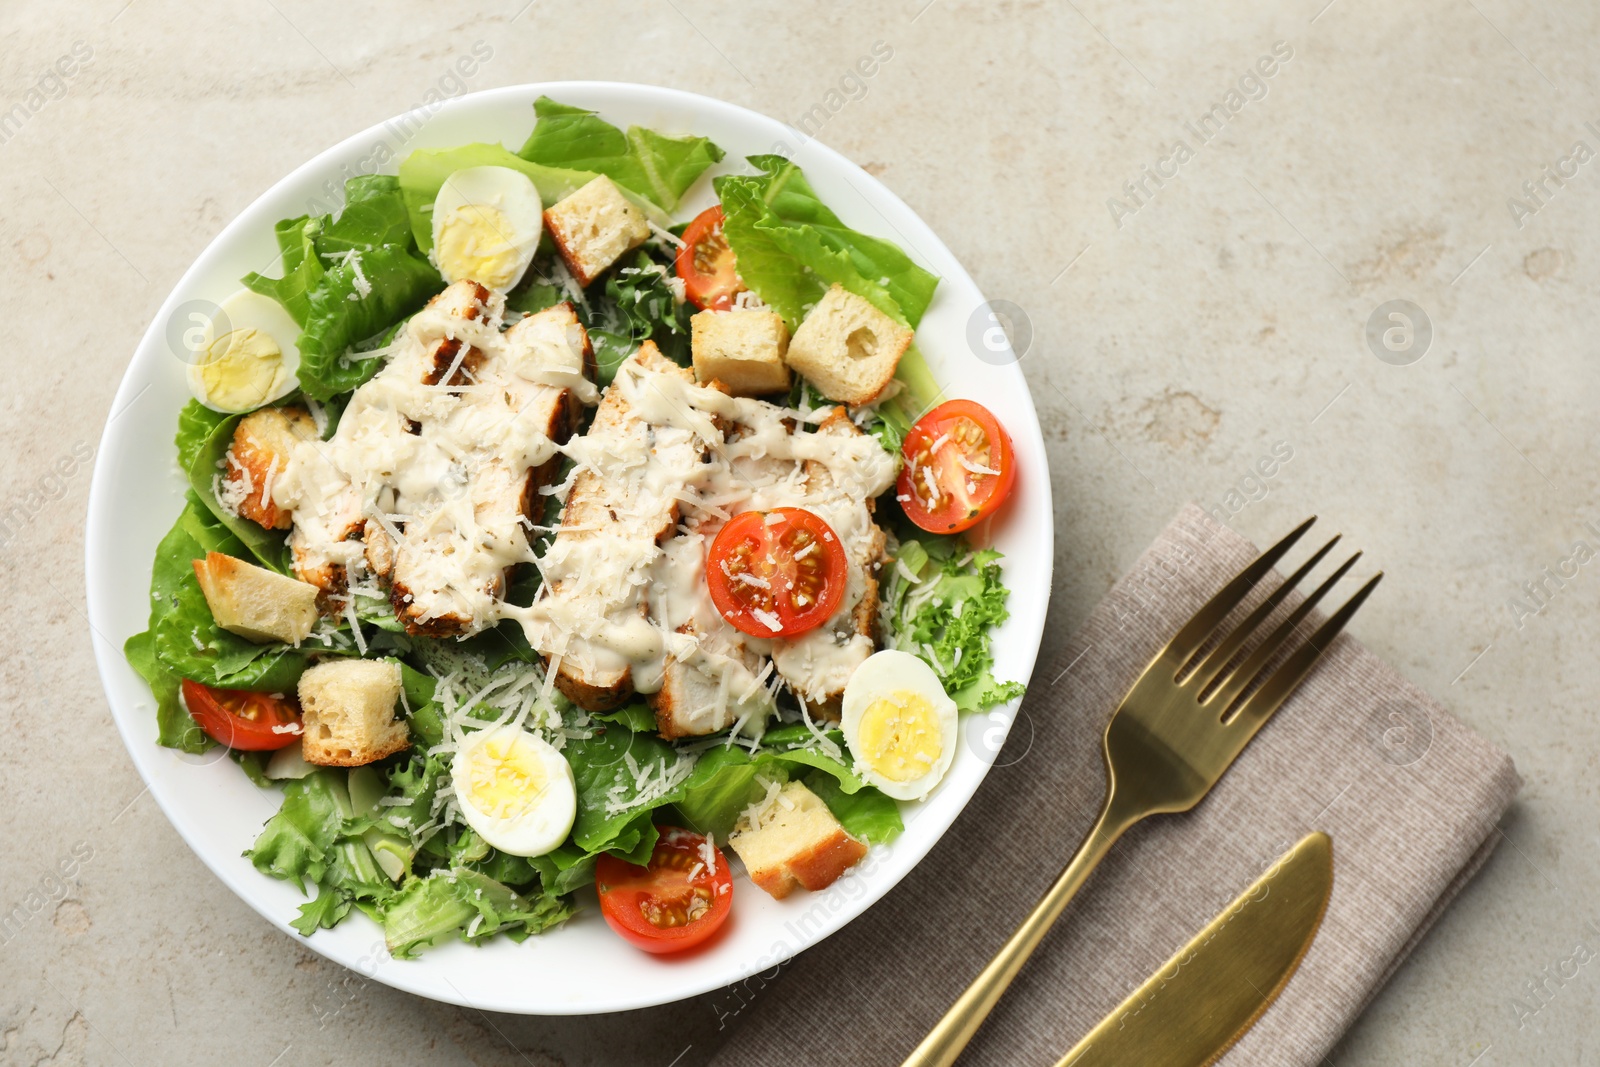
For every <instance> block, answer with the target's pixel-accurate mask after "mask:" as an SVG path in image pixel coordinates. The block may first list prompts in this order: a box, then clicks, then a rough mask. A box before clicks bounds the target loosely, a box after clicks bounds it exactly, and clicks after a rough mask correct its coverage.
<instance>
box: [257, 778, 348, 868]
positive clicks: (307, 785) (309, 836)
mask: <svg viewBox="0 0 1600 1067" xmlns="http://www.w3.org/2000/svg"><path fill="white" fill-rule="evenodd" d="M335 773H337V772H333V771H314V772H313V773H311V774H309V775H307V776H306V777H304V778H301V779H299V780H298V781H291V782H289V784H288V785H287V786H285V787H284V790H283V806H282V807H281V808H279V809H278V813H277V814H276V815H274V816H272V818H270V819H268V820H267V824H266V826H264V827H263V828H262V830H261V834H260V836H259V837H257V838H256V843H255V845H254V847H252V848H251V849H250V851H249V852H247V853H246V855H247V856H248V857H249V858H250V862H251V863H252V864H254V865H255V868H256V870H258V871H260V872H261V873H262V874H265V875H268V876H269V877H272V878H279V879H282V880H283V881H286V882H290V883H292V884H293V885H294V887H295V888H296V889H298V890H300V891H301V892H302V893H303V892H305V890H306V883H307V882H310V883H312V884H318V883H321V882H322V881H323V879H324V878H326V877H327V874H328V867H329V864H330V863H331V861H332V852H333V845H334V842H335V841H337V840H338V838H339V831H340V829H341V827H342V824H343V821H344V818H343V815H342V814H341V813H340V811H339V804H338V801H337V799H336V798H335V796H334V792H333V789H332V788H331V786H332V778H333V775H334V774H335Z"/></svg>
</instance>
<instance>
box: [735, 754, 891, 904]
mask: <svg viewBox="0 0 1600 1067" xmlns="http://www.w3.org/2000/svg"><path fill="white" fill-rule="evenodd" d="M728 844H729V845H730V846H732V848H733V851H734V852H736V853H738V854H739V858H740V859H741V860H743V861H744V865H745V869H746V870H748V871H749V872H750V880H751V881H752V882H754V883H755V884H756V885H758V886H760V887H761V888H762V889H764V890H766V891H767V893H768V894H769V895H771V896H772V897H774V898H776V899H778V900H782V899H783V898H784V897H786V896H788V895H789V894H790V893H792V892H794V890H795V888H796V887H797V886H798V887H801V888H804V889H809V890H811V891H812V892H816V891H818V890H820V889H826V888H828V887H829V886H830V885H832V884H833V883H834V882H835V881H837V880H838V878H839V876H840V875H841V874H843V873H844V872H845V871H847V870H849V869H850V868H851V867H853V866H855V864H856V863H857V862H858V861H859V860H860V859H861V857H862V856H865V855H866V854H867V846H866V843H865V842H863V841H860V840H858V839H857V838H854V837H851V836H850V835H849V834H848V833H846V832H845V829H844V827H843V826H841V825H840V824H839V820H838V819H836V818H834V816H833V812H831V811H829V810H828V806H827V805H826V804H824V803H823V802H822V798H821V797H819V796H817V794H815V793H813V792H812V791H811V790H809V789H807V788H806V787H805V785H803V784H802V783H800V782H790V783H788V784H787V785H785V786H784V787H783V789H782V791H780V792H779V793H778V796H777V798H776V799H775V800H774V802H773V804H772V806H771V807H770V808H768V809H767V810H766V811H765V812H764V813H763V814H762V816H761V822H760V825H758V826H756V825H751V823H750V820H749V819H748V818H744V817H741V819H740V821H739V824H738V825H737V826H735V827H734V831H733V835H732V836H731V837H729V838H728Z"/></svg>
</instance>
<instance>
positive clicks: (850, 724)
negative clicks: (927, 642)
mask: <svg viewBox="0 0 1600 1067" xmlns="http://www.w3.org/2000/svg"><path fill="white" fill-rule="evenodd" d="M905 694H909V695H911V696H913V697H915V698H919V699H920V700H922V701H925V702H926V704H927V707H928V709H929V711H930V713H931V714H930V715H929V721H928V723H927V724H926V725H925V726H924V727H923V728H924V729H925V728H926V727H927V726H932V728H933V729H934V730H935V731H936V732H937V734H938V746H939V749H938V752H937V753H936V754H934V755H933V756H932V758H931V759H930V760H928V761H927V762H926V770H925V771H923V773H921V774H919V775H916V776H915V777H902V778H900V779H896V778H894V777H891V776H890V775H888V774H886V773H884V772H883V770H882V769H881V768H880V767H876V766H874V765H873V758H874V755H875V754H874V753H872V752H868V751H865V749H864V743H863V739H862V734H863V722H864V720H865V719H866V717H867V714H868V712H869V711H870V710H871V709H872V707H873V705H874V704H876V703H878V702H879V701H880V700H894V699H896V698H897V697H899V696H901V695H905ZM842 712H843V721H842V722H841V723H840V726H841V727H842V729H843V731H844V739H845V743H846V744H847V745H848V746H849V748H850V751H851V753H852V754H853V756H854V757H855V772H856V774H857V775H859V776H860V777H861V778H862V779H863V780H865V781H866V782H868V783H869V784H871V785H874V786H876V787H877V788H878V789H880V790H882V791H883V793H884V794H886V795H887V796H891V797H893V798H894V799H896V800H921V799H922V798H923V797H925V796H927V795H928V794H929V793H930V792H932V791H933V787H934V786H936V785H938V784H939V782H940V780H942V779H943V778H944V776H945V772H947V771H948V770H949V769H950V762H951V761H952V760H953V759H954V758H955V754H956V744H957V742H958V740H959V736H960V726H959V723H958V719H959V715H958V712H957V709H956V704H955V701H953V700H951V699H950V697H949V696H948V695H947V694H946V693H945V691H944V686H943V685H941V684H940V682H939V676H938V675H936V674H934V672H933V668H932V667H930V666H928V665H927V664H926V663H924V662H923V661H922V660H920V659H918V658H917V657H916V656H913V655H911V654H910V653H909V652H900V651H898V650H896V649H885V650H883V651H882V652H874V653H873V654H872V655H871V656H868V657H867V659H866V661H865V662H863V663H862V664H861V666H859V667H857V668H856V670H855V673H853V674H852V675H851V676H850V681H849V682H848V683H846V685H845V689H844V701H843V708H842ZM919 765H920V764H919V763H912V764H911V766H913V767H916V766H919Z"/></svg>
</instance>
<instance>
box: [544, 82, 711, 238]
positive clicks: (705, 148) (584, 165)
mask: <svg viewBox="0 0 1600 1067" xmlns="http://www.w3.org/2000/svg"><path fill="white" fill-rule="evenodd" d="M533 110H534V114H535V115H536V116H537V122H536V123H535V125H534V127H533V133H531V134H530V135H529V136H528V140H527V141H526V142H525V143H524V144H523V146H522V148H521V149H519V150H518V151H517V155H519V156H521V157H522V158H523V159H526V160H528V161H530V162H533V163H541V164H544V165H545V166H549V167H564V168H567V169H569V170H576V171H591V172H593V173H596V174H604V175H606V176H608V177H609V178H610V179H611V180H612V181H614V182H616V183H617V184H618V185H620V186H623V187H624V188H627V189H632V190H633V191H634V192H636V193H638V194H639V195H640V196H644V197H648V198H649V199H650V200H651V201H653V202H654V203H655V204H656V205H657V206H659V207H661V208H663V209H665V210H667V211H671V210H672V209H673V208H675V207H677V206H678V201H679V199H680V198H682V196H683V194H684V192H685V191H686V190H687V189H688V188H689V186H691V185H693V184H694V183H695V179H697V178H699V177H700V175H702V174H704V173H705V171H706V168H708V167H710V166H711V165H712V164H713V163H716V162H717V161H719V160H720V159H722V156H723V152H722V149H720V148H718V147H717V146H716V145H715V144H712V143H711V141H710V139H709V138H705V137H668V136H666V135H665V134H661V133H657V132H656V131H655V130H647V129H644V128H643V127H640V126H630V127H628V131H627V132H626V133H624V132H623V131H621V130H619V129H618V128H617V127H615V126H613V125H611V123H609V122H607V121H605V120H604V119H602V118H600V117H599V116H598V115H596V114H595V113H594V112H593V111H585V110H584V109H583V108H581V107H573V106H571V105H569V104H560V103H557V102H556V101H554V100H551V99H550V98H549V97H547V96H541V97H540V98H539V99H538V100H536V101H535V102H534V105H533ZM541 194H542V190H541Z"/></svg>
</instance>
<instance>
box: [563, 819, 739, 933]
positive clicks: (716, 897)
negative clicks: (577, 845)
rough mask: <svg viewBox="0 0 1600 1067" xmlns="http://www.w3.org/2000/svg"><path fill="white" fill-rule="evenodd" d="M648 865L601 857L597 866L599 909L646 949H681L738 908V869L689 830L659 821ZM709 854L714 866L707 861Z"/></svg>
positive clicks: (595, 868)
mask: <svg viewBox="0 0 1600 1067" xmlns="http://www.w3.org/2000/svg"><path fill="white" fill-rule="evenodd" d="M656 829H657V830H658V831H660V834H661V837H660V839H659V840H658V841H656V848H655V851H654V852H652V853H651V854H650V865H649V866H648V867H636V866H634V865H633V864H631V863H628V862H626V861H625V860H620V859H617V858H616V857H615V856H601V857H600V858H599V859H598V860H597V861H596V862H595V867H594V884H595V888H596V889H597V890H599V893H600V912H601V914H603V915H604V916H605V917H606V923H607V924H609V925H610V927H611V929H613V930H615V931H616V932H617V933H619V934H621V935H622V936H623V937H624V938H625V939H627V940H628V941H630V942H632V943H633V944H635V945H637V946H639V947H640V948H642V949H644V950H645V951H646V952H658V953H659V952H681V951H683V950H684V949H686V948H693V947H694V946H695V945H698V944H700V942H702V941H704V940H705V939H706V938H708V937H710V936H711V935H712V934H714V933H716V932H717V929H718V928H719V927H721V926H722V924H723V923H724V922H726V921H727V918H728V912H729V911H731V910H732V908H733V872H732V871H730V870H729V869H728V861H727V860H726V859H724V858H723V855H722V852H721V850H720V849H718V848H717V846H716V845H713V844H711V843H710V842H709V841H707V840H706V839H705V838H704V837H702V836H700V835H699V834H697V833H694V832H692V831H690V830H680V829H679V828H677V827H676V826H658V827H657V828H656ZM708 853H709V854H710V856H711V858H712V859H713V861H714V865H713V868H711V869H708V868H707V866H706V856H707V854H708Z"/></svg>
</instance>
